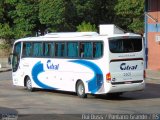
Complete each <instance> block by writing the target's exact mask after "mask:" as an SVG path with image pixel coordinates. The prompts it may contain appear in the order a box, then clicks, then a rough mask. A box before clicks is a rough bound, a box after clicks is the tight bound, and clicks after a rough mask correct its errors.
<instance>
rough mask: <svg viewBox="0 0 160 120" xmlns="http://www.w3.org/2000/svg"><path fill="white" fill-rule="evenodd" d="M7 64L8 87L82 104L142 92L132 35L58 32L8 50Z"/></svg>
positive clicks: (139, 48) (138, 51)
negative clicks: (61, 95) (53, 93)
mask: <svg viewBox="0 0 160 120" xmlns="http://www.w3.org/2000/svg"><path fill="white" fill-rule="evenodd" d="M105 27H106V26H105ZM11 61H12V62H11V64H12V78H13V85H16V86H24V87H25V88H27V89H28V90H29V91H33V90H35V89H36V88H40V89H50V90H60V91H70V92H76V93H77V95H78V96H79V97H81V98H85V97H87V94H114V95H121V94H122V93H124V92H129V91H140V90H143V89H144V88H145V81H144V77H145V69H144V45H143V39H142V37H141V36H140V35H137V34H132V33H116V32H114V31H113V34H101V33H97V32H60V33H48V34H46V35H44V36H39V37H28V38H22V39H19V40H16V41H15V43H14V45H13V52H12V60H11Z"/></svg>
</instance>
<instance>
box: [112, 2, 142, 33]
mask: <svg viewBox="0 0 160 120" xmlns="http://www.w3.org/2000/svg"><path fill="white" fill-rule="evenodd" d="M115 11H116V14H117V15H118V16H119V22H118V24H119V25H121V26H122V27H123V28H124V29H127V30H130V31H134V32H138V33H143V31H144V30H143V28H144V27H143V26H144V23H143V19H144V0H118V3H117V4H116V6H115Z"/></svg>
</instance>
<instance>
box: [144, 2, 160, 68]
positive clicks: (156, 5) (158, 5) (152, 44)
mask: <svg viewBox="0 0 160 120" xmlns="http://www.w3.org/2000/svg"><path fill="white" fill-rule="evenodd" d="M146 12H147V14H148V15H149V16H151V17H148V16H147V17H145V19H146V20H145V22H146V23H145V24H147V25H146V29H147V30H145V32H147V34H146V35H147V37H146V38H147V39H146V40H147V45H148V67H147V68H148V69H153V70H157V69H160V41H159V42H157V41H156V36H160V0H146ZM152 18H153V19H152ZM155 20H156V21H155Z"/></svg>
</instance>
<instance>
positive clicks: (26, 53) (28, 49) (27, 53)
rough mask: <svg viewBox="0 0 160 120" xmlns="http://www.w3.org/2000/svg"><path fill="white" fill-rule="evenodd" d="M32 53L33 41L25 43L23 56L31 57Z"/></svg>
mask: <svg viewBox="0 0 160 120" xmlns="http://www.w3.org/2000/svg"><path fill="white" fill-rule="evenodd" d="M31 55H32V44H31V42H24V43H23V54H22V56H23V57H30V56H31Z"/></svg>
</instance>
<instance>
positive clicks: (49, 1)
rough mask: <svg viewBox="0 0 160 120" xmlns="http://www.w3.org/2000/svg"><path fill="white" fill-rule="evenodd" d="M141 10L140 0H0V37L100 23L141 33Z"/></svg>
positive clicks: (89, 27)
mask: <svg viewBox="0 0 160 120" xmlns="http://www.w3.org/2000/svg"><path fill="white" fill-rule="evenodd" d="M143 10H144V0H139V1H137V0H0V38H3V39H6V40H9V39H17V38H21V37H26V36H35V35H36V34H37V33H40V34H41V35H43V34H45V32H59V31H63V32H64V31H76V30H77V29H78V31H97V30H96V28H98V26H99V25H100V24H116V25H118V26H119V27H122V28H123V29H124V30H129V31H134V32H139V33H141V32H143V28H144V27H143V19H144V16H143ZM83 21H85V22H83Z"/></svg>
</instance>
